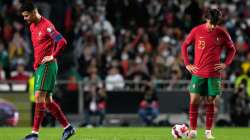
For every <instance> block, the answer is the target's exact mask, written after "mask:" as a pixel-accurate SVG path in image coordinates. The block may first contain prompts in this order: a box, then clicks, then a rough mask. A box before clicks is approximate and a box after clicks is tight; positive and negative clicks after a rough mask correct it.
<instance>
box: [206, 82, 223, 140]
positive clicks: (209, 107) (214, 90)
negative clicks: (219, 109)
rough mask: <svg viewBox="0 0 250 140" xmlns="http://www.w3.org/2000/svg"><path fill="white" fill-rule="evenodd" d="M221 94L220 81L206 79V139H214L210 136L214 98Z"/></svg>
mask: <svg viewBox="0 0 250 140" xmlns="http://www.w3.org/2000/svg"><path fill="white" fill-rule="evenodd" d="M220 92H221V79H220V78H209V79H208V96H207V97H206V100H205V103H206V131H205V136H206V138H208V139H214V137H213V136H212V127H213V123H214V109H215V99H216V96H217V95H219V94H220Z"/></svg>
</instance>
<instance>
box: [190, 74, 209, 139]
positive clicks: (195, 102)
mask: <svg viewBox="0 0 250 140" xmlns="http://www.w3.org/2000/svg"><path fill="white" fill-rule="evenodd" d="M206 83H207V79H206V78H201V77H198V76H194V75H193V76H192V79H191V83H190V85H189V87H188V88H189V92H190V101H189V121H190V128H191V130H190V133H189V138H195V137H196V136H197V130H196V129H197V119H198V109H199V103H200V98H201V93H204V92H206V91H205V90H206V87H205V85H206Z"/></svg>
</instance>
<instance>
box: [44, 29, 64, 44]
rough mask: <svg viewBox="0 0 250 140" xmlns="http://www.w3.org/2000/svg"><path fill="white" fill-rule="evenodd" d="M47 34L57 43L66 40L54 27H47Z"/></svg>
mask: <svg viewBox="0 0 250 140" xmlns="http://www.w3.org/2000/svg"><path fill="white" fill-rule="evenodd" d="M46 34H47V35H49V37H50V38H51V39H53V40H54V41H55V42H59V41H60V40H61V39H64V38H63V36H62V35H61V34H60V33H59V32H58V31H57V30H56V29H55V27H54V26H53V25H48V26H46Z"/></svg>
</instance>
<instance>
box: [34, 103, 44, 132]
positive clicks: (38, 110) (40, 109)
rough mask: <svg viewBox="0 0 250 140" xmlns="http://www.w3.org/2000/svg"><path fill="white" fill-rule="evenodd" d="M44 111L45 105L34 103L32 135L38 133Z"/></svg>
mask: <svg viewBox="0 0 250 140" xmlns="http://www.w3.org/2000/svg"><path fill="white" fill-rule="evenodd" d="M45 109H46V105H45V103H36V107H35V116H34V124H33V128H32V133H33V132H34V133H35V132H37V133H38V132H39V128H40V124H41V123H42V121H43V118H44V112H45Z"/></svg>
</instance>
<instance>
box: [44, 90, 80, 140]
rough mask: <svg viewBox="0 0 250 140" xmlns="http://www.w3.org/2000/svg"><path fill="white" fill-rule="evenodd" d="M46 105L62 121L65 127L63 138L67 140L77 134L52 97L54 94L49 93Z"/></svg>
mask: <svg viewBox="0 0 250 140" xmlns="http://www.w3.org/2000/svg"><path fill="white" fill-rule="evenodd" d="M46 106H47V108H48V110H49V111H50V113H51V114H52V115H53V116H54V117H55V118H56V119H57V120H58V121H59V122H60V124H61V125H62V126H63V128H64V133H63V137H62V140H67V139H68V138H69V137H71V136H72V135H73V134H75V129H74V128H73V126H71V124H70V123H69V122H68V120H67V118H66V116H65V115H64V113H63V112H62V110H61V108H60V107H59V105H58V104H57V103H56V102H55V101H54V100H53V99H52V96H51V95H49V94H47V96H46Z"/></svg>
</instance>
